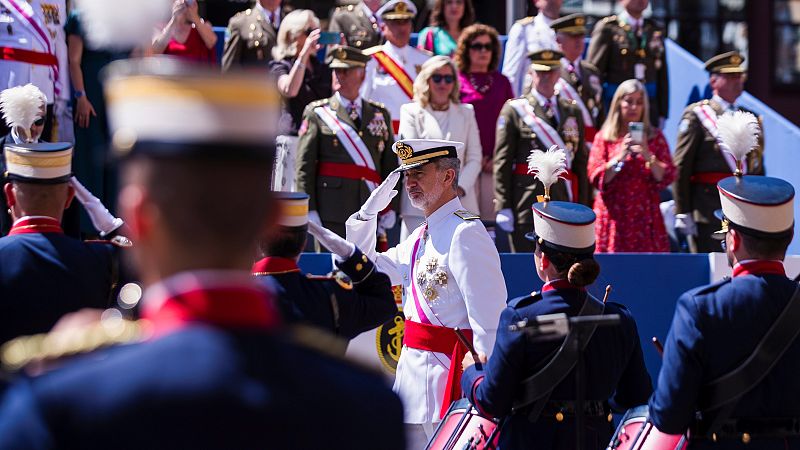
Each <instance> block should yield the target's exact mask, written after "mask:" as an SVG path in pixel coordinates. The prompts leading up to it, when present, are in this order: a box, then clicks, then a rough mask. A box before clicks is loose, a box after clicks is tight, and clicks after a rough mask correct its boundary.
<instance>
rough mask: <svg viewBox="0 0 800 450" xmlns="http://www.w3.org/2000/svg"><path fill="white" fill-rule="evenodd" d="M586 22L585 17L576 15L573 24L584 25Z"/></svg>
mask: <svg viewBox="0 0 800 450" xmlns="http://www.w3.org/2000/svg"><path fill="white" fill-rule="evenodd" d="M584 24H586V19H584V18H583V17H576V18H575V25H584Z"/></svg>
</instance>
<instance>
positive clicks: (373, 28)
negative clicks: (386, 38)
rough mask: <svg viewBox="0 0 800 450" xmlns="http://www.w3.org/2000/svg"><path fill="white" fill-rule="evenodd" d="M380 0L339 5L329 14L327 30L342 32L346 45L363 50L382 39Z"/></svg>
mask: <svg viewBox="0 0 800 450" xmlns="http://www.w3.org/2000/svg"><path fill="white" fill-rule="evenodd" d="M380 7H381V0H364V1H361V2H358V3H356V4H350V5H347V6H344V5H343V6H340V7H338V8H336V11H334V12H333V15H332V16H331V23H330V25H328V31H337V32H339V33H343V34H344V37H345V39H347V45H349V46H351V47H355V48H357V49H359V50H364V49H367V48H370V47H374V46H376V45H380V44H381V42H382V41H383V36H382V35H381V25H380V20H379V17H380V16H379V15H378V9H379V8H380Z"/></svg>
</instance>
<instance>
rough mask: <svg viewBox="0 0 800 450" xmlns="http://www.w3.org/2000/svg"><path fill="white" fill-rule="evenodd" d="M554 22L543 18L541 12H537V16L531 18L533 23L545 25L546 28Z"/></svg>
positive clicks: (545, 17)
mask: <svg viewBox="0 0 800 450" xmlns="http://www.w3.org/2000/svg"><path fill="white" fill-rule="evenodd" d="M554 20H556V19H551V18H549V17H547V16H545V15H544V13H543V12H539V14H537V15H536V16H535V17H534V18H533V21H534V22H537V21H538V22H541V23H543V24H545V25H547V26H548V27H549V26H550V24H551V23H553V21H554Z"/></svg>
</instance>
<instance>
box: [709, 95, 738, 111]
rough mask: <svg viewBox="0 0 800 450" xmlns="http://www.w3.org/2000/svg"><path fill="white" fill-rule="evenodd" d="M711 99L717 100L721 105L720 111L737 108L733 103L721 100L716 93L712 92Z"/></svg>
mask: <svg viewBox="0 0 800 450" xmlns="http://www.w3.org/2000/svg"><path fill="white" fill-rule="evenodd" d="M711 100H713V101H715V102H717V103H718V104H719V106H721V107H722V112H725V111H736V110H738V109H739V107H738V106H736V104H735V103H728V102H726V101H725V100H723V99H722V97H720V96H719V95H717V94H714V96H712V97H711Z"/></svg>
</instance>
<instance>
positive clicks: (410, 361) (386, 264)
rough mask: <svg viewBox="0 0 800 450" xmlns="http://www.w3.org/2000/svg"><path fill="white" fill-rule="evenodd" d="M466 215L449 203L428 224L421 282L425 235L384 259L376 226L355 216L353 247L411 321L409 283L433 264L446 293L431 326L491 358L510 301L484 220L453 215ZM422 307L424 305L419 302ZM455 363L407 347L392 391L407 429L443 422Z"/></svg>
mask: <svg viewBox="0 0 800 450" xmlns="http://www.w3.org/2000/svg"><path fill="white" fill-rule="evenodd" d="M461 210H463V208H462V206H461V202H460V201H459V200H458V198H454V199H453V200H451V201H449V202H447V203H445V204H444V205H443V206H442V207H441V208H439V209H437V210H436V211H435V212H434V213H433V214H431V215H430V216H429V217H428V218H427V224H428V230H427V232H428V237H427V239H426V240H425V245H424V246H423V245H422V244H420V247H419V250H418V251H417V257H418V262H417V263H416V264H415V268H414V269H415V272H417V273H415V274H412V273H411V255H412V253H413V249H414V243H415V242H416V240H417V237H418V236H419V228H418V229H417V230H416V231H415V232H414V233H412V234H411V236H409V238H408V239H406V240H405V241H403V242H401V243H400V244H398V245H397V247H394V248H391V249H389V251H387V252H385V253H380V254H376V252H375V250H374V249H375V231H376V230H375V228H376V225H377V220H376V219H372V220H368V221H364V220H360V219H359V218H358V217H357V214H358V213H356V214H353V215H352V216H350V218H349V219H348V220H347V222H346V224H345V227H346V229H347V240H348V241H350V242H352V243H354V244H355V245H356V246H358V248H361V249H366V250H365V253H366V254H367V256H368V257H369V258H370V259H372V260H373V261H375V266H376V267H377V268H378V270H380V271H381V272H384V273H386V274H387V275H389V278H391V280H392V285H398V284H399V285H402V286H403V312H404V314H405V316H406V320H414V321H419V319H418V317H415V316H416V314H417V313H416V308H415V306H414V299H413V297H412V295H411V280H412V278H413V277H414V276H416V275H417V274H418V273H419V272H420V271H425V270H427V267H426V265H427V263H428V262H429V261H431V259H432V258H435V259H436V261H437V269H438V268H441V269H442V270H443V271H445V272H446V274H447V284H446V286H438V285H437V287H436V289H437V291H438V298H437V299H436V300H435V301H434V302H430V303H429V305H431V310H432V311H433V313H434V317H429V319H430V321H431V323H432V324H433V325H439V326H445V327H448V328H453V327H459V328H469V329H471V330H472V332H473V339H472V342H473V344H474V346H475V349H476V350H477V351H478V352H480V353H485V354H486V355H487V356H488V355H489V354H490V353H491V351H492V348H493V347H494V341H495V334H496V332H497V324H498V322H499V320H500V313H501V312H502V311H503V309H504V308H505V306H506V300H507V293H506V285H505V280H504V279H503V273H502V271H501V270H500V255H498V253H497V249H496V248H495V245H494V242H492V239H491V238H490V237H489V234H488V233H487V232H486V228H484V226H483V224H482V223H481V222H480V220H464V219H462V218H461V217H459V216H458V215H456V214H455V212H456V211H461ZM420 301H421V302H423V301H425V298H424V297H422V296H420ZM451 363H452V364H461V361H450V359H449V355H445V354H443V353H434V352H428V351H423V350H418V349H413V348H407V347H406V346H403V351H402V353H401V354H400V361H398V363H397V375H396V377H395V382H394V387H393V390H394V391H395V392H396V393H397V394H398V395H399V396H400V398H401V400H402V401H403V407H404V410H405V413H404V414H405V417H404V422H405V423H410V424H419V423H431V422H438V421H439V420H440V419H439V416H440V414H439V409H440V406H441V403H442V399H443V397H444V388H445V385H446V384H447V371H448V370H449V368H450V364H451Z"/></svg>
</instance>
